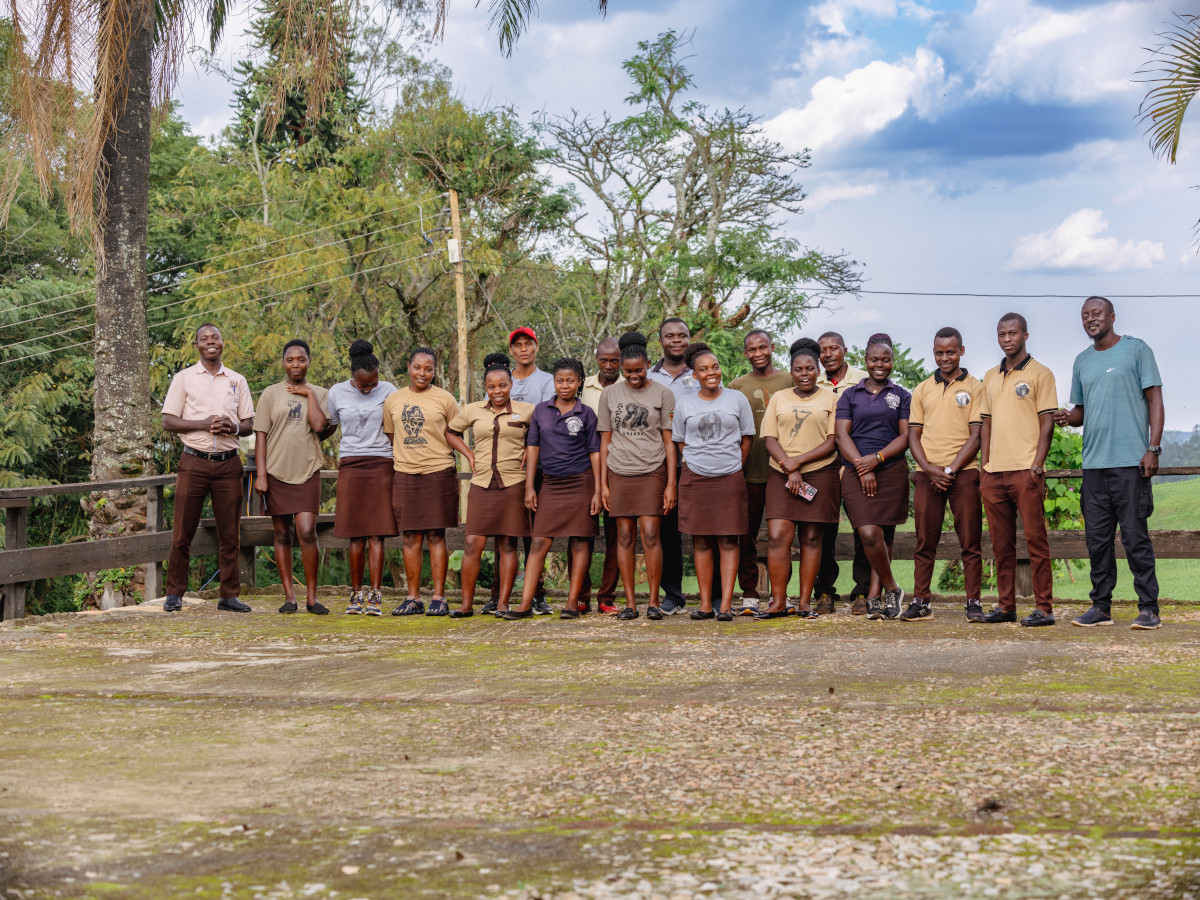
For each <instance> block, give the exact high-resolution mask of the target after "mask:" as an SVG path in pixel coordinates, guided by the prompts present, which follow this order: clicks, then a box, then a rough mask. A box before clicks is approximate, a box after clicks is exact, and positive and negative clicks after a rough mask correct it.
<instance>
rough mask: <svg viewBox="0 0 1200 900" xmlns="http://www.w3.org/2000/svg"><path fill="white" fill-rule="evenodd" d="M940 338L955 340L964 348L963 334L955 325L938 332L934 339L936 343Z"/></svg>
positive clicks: (940, 329)
mask: <svg viewBox="0 0 1200 900" xmlns="http://www.w3.org/2000/svg"><path fill="white" fill-rule="evenodd" d="M939 338H954V339H955V340H956V341H958V346H960V347H961V346H962V342H963V339H962V332H961V331H959V330H958V329H957V328H955V327H954V326H953V325H947V326H946V327H945V328H939V329H938V330H937V334H935V335H934V336H933V339H934V340H935V341H936V340H938V339H939Z"/></svg>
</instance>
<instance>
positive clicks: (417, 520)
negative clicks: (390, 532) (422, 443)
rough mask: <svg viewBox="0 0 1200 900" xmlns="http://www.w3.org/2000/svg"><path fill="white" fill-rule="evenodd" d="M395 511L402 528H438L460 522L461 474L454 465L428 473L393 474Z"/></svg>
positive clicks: (398, 525) (423, 529)
mask: <svg viewBox="0 0 1200 900" xmlns="http://www.w3.org/2000/svg"><path fill="white" fill-rule="evenodd" d="M392 512H394V513H395V514H396V528H397V529H398V530H399V531H435V530H437V529H440V528H454V527H455V526H456V525H458V474H457V473H456V472H455V470H454V468H453V467H451V468H449V469H443V470H442V471H440V472H431V473H429V474H428V475H409V474H408V473H407V472H394V473H393V474H392Z"/></svg>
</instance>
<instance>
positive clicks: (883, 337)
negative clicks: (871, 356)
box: [867, 331, 895, 350]
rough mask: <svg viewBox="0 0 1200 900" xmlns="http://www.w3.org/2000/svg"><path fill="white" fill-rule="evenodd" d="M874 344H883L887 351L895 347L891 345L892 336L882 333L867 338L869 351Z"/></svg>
mask: <svg viewBox="0 0 1200 900" xmlns="http://www.w3.org/2000/svg"><path fill="white" fill-rule="evenodd" d="M876 344H883V346H885V347H887V348H888V349H889V350H895V346H894V345H893V344H892V336H891V335H890V334H885V333H884V332H882V331H880V332H877V333H875V334H873V335H871V336H870V337H869V338H867V349H868V350H870V349H871V348H872V347H874V346H875V345H876Z"/></svg>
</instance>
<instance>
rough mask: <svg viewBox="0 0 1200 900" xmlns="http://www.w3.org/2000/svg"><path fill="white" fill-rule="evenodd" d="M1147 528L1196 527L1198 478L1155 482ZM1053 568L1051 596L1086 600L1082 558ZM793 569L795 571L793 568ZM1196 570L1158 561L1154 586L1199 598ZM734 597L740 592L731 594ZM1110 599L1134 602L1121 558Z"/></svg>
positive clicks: (901, 570) (908, 585)
mask: <svg viewBox="0 0 1200 900" xmlns="http://www.w3.org/2000/svg"><path fill="white" fill-rule="evenodd" d="M949 524H950V523H949V516H947V527H949ZM1150 529H1151V530H1152V531H1154V530H1159V531H1166V530H1176V531H1186V530H1193V529H1200V479H1192V480H1190V481H1172V482H1169V483H1167V484H1160V485H1155V488H1154V515H1153V516H1152V517H1151V518H1150ZM842 530H843V531H849V530H850V524H849V523H848V522H846V521H845V520H844V519H843V521H842ZM904 530H909V531H911V530H912V523H911V521H910V522H909V523H908V524H907V525H905V526H904ZM941 567H942V563H940V562H939V563H938V568H937V572H936V573H935V575H934V579H933V583H934V589H935V590H936V589H937V582H938V576H939V575H940V574H941ZM1057 568H1058V569H1059V571H1057V572H1056V573H1055V578H1054V596H1055V597H1058V598H1061V599H1063V600H1086V599H1087V596H1088V591H1090V590H1091V581H1090V579H1089V576H1088V568H1087V562H1086V560H1085V561H1084V564H1083V567H1082V568H1078V567H1077V568H1075V569H1073V574H1074V576H1075V580H1074V581H1073V582H1072V581H1071V578H1070V577H1069V576H1068V574H1067V573H1066V571H1065V569H1064V568H1063V567H1057ZM793 571H795V569H794V567H793ZM1196 571H1197V565H1196V560H1192V559H1163V560H1159V563H1158V585H1159V593H1160V595H1161V596H1162V598H1163V599H1170V600H1183V601H1193V602H1196V601H1200V580H1198V579H1197V578H1196ZM895 572H896V579H897V580H898V581H899V582H900V586H901V587H903V588H904V589H905V591H911V590H912V581H913V564H912V562H911V561H909V560H899V561H897V563H896V565H895ZM853 586H854V580H853V579H852V578H851V577H850V564H849V562H844V563H842V564H841V575H840V577H839V578H838V591H839V593H841V594H843V595H846V594H849V592H850V590H851V589H852V588H853ZM788 588H789V593H790V594H793V595H794V594H795V593H796V591H798V590H799V578H798V577H796V576H795V575H793V577H792V582H791V584H790V585H788ZM683 589H684V590H685V591H688V592H694V591H695V590H696V579H695V578H685V579H684V585H683ZM985 593H986V591H985ZM735 596H740V595H736V594H735ZM1114 599H1116V600H1128V601H1135V600H1136V599H1137V595H1136V594H1135V593H1134V590H1133V578H1132V577H1131V576H1130V574H1129V569H1128V567H1127V566H1126V565H1125V560H1123V559H1120V560H1118V561H1117V589H1116V593H1115V594H1114Z"/></svg>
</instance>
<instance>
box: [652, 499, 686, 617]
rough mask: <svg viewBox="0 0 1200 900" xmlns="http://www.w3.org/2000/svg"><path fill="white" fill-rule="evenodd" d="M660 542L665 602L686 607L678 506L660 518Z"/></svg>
mask: <svg viewBox="0 0 1200 900" xmlns="http://www.w3.org/2000/svg"><path fill="white" fill-rule="evenodd" d="M658 533H659V537H660V540H661V542H662V555H663V567H662V592H663V594H664V595H665V599H667V600H675V601H676V602H678V603H679V604H680V605H686V604H687V599H686V598H685V597H684V596H683V536H682V535H681V534H680V533H679V504H675V508H674V509H673V510H671V511H670V512H669V513H667V514H666V515H665V516H663V517H662V525H660V526H659V532H658Z"/></svg>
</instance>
